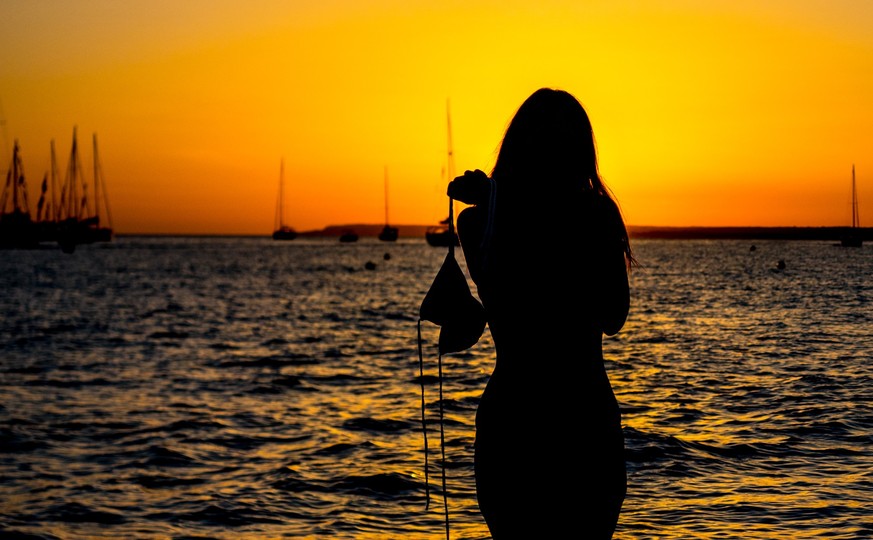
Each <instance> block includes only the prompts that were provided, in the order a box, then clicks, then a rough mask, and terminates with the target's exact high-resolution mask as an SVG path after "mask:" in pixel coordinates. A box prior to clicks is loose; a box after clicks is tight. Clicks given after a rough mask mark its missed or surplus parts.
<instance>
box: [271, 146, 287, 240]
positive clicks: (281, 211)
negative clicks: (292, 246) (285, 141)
mask: <svg viewBox="0 0 873 540" xmlns="http://www.w3.org/2000/svg"><path fill="white" fill-rule="evenodd" d="M283 227H285V158H282V159H280V160H279V200H278V201H276V223H275V227H274V228H275V230H279V229H282V228H283Z"/></svg>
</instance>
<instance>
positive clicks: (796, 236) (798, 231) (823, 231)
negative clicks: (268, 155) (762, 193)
mask: <svg viewBox="0 0 873 540" xmlns="http://www.w3.org/2000/svg"><path fill="white" fill-rule="evenodd" d="M394 226H395V227H397V229H398V233H399V234H398V237H399V238H424V233H425V231H426V230H427V228H428V225H394ZM383 227H384V225H373V224H363V223H355V224H348V225H330V226H328V227H325V228H324V229H319V230H311V231H303V232H300V233H299V236H300V237H303V238H307V237H308V238H317V237H332V236H337V237H338V236H340V235H341V234H343V233H344V232H347V231H354V232H356V233H358V235H359V236H360V237H361V238H366V237H376V236H378V234H379V232H380V231H381V230H382V228H383ZM848 230H849V227H659V226H633V225H631V226H629V227H628V232H629V234H630V236H631V238H632V239H639V238H658V239H676V240H835V241H837V240H839V239H840V238H841V237H842V236H843V235H844V234H845V233H846V232H847V231H848ZM855 231H856V232H857V233H859V234H860V235H861V237H862V239H863V240H865V241H873V227H859V228H857V229H855Z"/></svg>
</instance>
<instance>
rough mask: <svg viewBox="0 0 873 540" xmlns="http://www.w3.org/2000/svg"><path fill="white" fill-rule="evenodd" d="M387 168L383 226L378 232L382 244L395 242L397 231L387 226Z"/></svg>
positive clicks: (386, 170) (386, 169)
mask: <svg viewBox="0 0 873 540" xmlns="http://www.w3.org/2000/svg"><path fill="white" fill-rule="evenodd" d="M388 223H389V221H388V167H387V166H386V167H385V226H384V227H382V230H381V231H380V232H379V240H381V241H383V242H396V241H397V236H398V234H399V232H400V231H399V230H398V229H397V227H392V226H391V225H389V224H388Z"/></svg>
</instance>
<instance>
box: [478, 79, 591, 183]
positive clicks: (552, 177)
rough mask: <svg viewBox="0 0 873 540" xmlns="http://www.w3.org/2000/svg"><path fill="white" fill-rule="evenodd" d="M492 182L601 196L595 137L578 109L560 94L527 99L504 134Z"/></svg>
mask: <svg viewBox="0 0 873 540" xmlns="http://www.w3.org/2000/svg"><path fill="white" fill-rule="evenodd" d="M492 176H493V177H494V178H495V179H496V180H498V181H500V179H504V178H505V179H515V180H517V181H521V182H527V181H530V180H532V179H534V178H536V179H538V180H539V181H549V182H560V183H562V184H563V183H566V184H565V185H564V186H561V187H566V188H568V189H571V188H575V189H593V190H595V191H597V192H602V191H603V190H604V188H603V183H602V181H601V179H600V174H599V172H598V169H597V150H596V146H595V142H594V132H593V130H592V129H591V121H590V120H589V119H588V114H587V113H586V112H585V109H584V108H583V107H582V104H581V103H579V101H578V100H577V99H576V98H575V97H573V95H572V94H570V93H568V92H566V91H564V90H555V89H551V88H540V89H539V90H537V91H536V92H534V93H533V94H531V96H530V97H528V98H527V99H526V100H525V101H524V103H522V105H521V107H519V109H518V111H517V112H516V113H515V116H514V117H513V119H512V121H511V122H510V124H509V127H508V128H507V129H506V134H505V135H504V137H503V142H502V143H501V145H500V151H499V152H498V155H497V162H496V164H495V166H494V171H493V175H492ZM512 182H513V181H512V180H510V181H509V183H512ZM555 187H558V186H555Z"/></svg>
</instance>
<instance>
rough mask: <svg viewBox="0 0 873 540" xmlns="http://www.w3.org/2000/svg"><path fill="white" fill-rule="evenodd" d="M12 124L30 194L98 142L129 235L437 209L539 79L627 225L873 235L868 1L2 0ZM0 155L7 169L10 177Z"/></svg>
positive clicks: (4, 90)
mask: <svg viewBox="0 0 873 540" xmlns="http://www.w3.org/2000/svg"><path fill="white" fill-rule="evenodd" d="M0 14H2V17H0V66H2V68H0V106H2V110H0V114H2V116H0V120H3V121H4V124H3V145H4V148H3V151H2V152H0V158H2V159H3V162H4V164H8V163H9V159H10V156H11V149H12V142H13V140H18V141H19V143H20V146H21V152H22V158H23V160H24V166H25V173H26V175H27V181H28V187H29V189H30V192H31V196H30V197H31V202H32V205H33V204H35V201H36V199H37V198H38V189H39V184H40V182H41V180H42V177H43V175H44V174H45V173H46V172H47V171H48V170H49V164H50V157H49V148H50V141H51V140H54V141H55V145H56V149H57V153H58V161H59V163H58V168H59V169H60V171H63V170H64V168H65V167H66V163H67V159H68V154H69V149H70V144H71V137H72V132H73V128H74V127H76V129H77V131H78V139H79V145H80V148H81V156H82V158H83V161H84V162H85V163H86V164H87V165H86V172H87V173H88V174H91V173H90V159H91V146H90V145H91V136H92V134H94V133H96V134H97V138H98V143H99V154H100V160H101V165H102V169H103V175H104V177H105V179H106V183H107V188H108V192H109V199H110V204H111V207H112V218H113V225H114V228H115V230H116V232H118V233H212V234H225V233H227V234H269V233H270V232H271V231H272V228H273V219H274V208H275V204H276V197H277V190H278V181H279V163H280V160H281V159H283V158H284V161H285V186H286V194H287V203H286V211H285V214H286V218H287V221H288V223H289V224H290V225H291V226H293V227H294V228H296V229H298V230H310V229H316V228H321V227H324V226H326V225H330V224H342V223H381V222H382V221H383V219H384V206H383V204H384V203H383V179H384V171H385V168H386V167H387V170H388V176H389V186H390V200H389V208H390V221H391V222H392V223H393V224H429V223H433V222H436V221H437V220H439V219H441V218H442V217H445V213H446V207H447V200H446V198H445V183H446V178H445V177H444V176H443V171H444V168H445V165H446V150H447V149H446V103H447V100H448V101H449V103H450V107H451V118H452V136H453V143H454V144H453V147H454V155H455V170H456V172H457V173H461V172H463V171H464V170H465V169H473V168H482V169H485V170H490V167H491V166H492V165H493V162H494V156H495V152H496V150H497V147H498V145H499V142H500V138H501V136H502V134H503V130H504V128H505V127H506V124H507V122H508V121H509V120H510V118H511V116H512V114H513V113H514V112H515V110H516V108H517V107H518V106H519V105H520V104H521V102H522V101H523V100H524V99H525V98H526V97H527V96H528V95H529V94H530V93H531V92H532V91H533V90H535V89H536V88H539V87H541V86H551V87H560V88H563V89H566V90H568V91H570V92H572V93H573V94H574V95H576V96H577V97H578V98H579V99H580V101H581V102H582V103H583V104H584V105H585V107H586V108H587V110H588V112H589V114H590V116H591V119H592V122H593V125H594V130H595V136H596V138H597V142H598V149H599V152H600V158H601V172H602V173H603V176H604V178H605V180H606V181H607V183H608V185H609V186H610V187H611V188H612V189H613V191H614V192H615V194H616V195H617V196H618V198H619V201H620V203H621V207H622V210H623V211H624V213H625V218H626V220H627V221H628V223H630V224H632V225H675V226H683V225H688V226H717V225H762V226H768V225H772V226H776V225H779V226H826V225H847V224H849V222H850V212H851V210H850V205H849V197H850V183H851V168H852V165H853V164H854V165H855V167H856V178H857V182H858V192H859V199H860V215H861V220H862V225H864V226H871V224H873V32H870V31H869V29H870V28H873V3H870V2H867V1H865V0H835V1H828V2H825V1H821V0H792V1H788V0H769V1H766V0H765V1H746V0H712V1H708V2H696V1H691V0H672V1H666V0H664V1H650V2H636V1H634V2H632V1H629V0H627V1H625V0H621V1H614V0H613V1H607V0H604V1H586V2H578V1H570V0H567V1H559V0H538V1H533V0H530V1H514V2H507V1H478V0H477V1H463V2H462V1H445V0H432V1H412V2H409V1H404V2H401V1H387V0H386V1H360V0H355V1H352V0H331V1H325V0H313V1H309V0H306V1H300V0H295V1H294V2H285V1H279V0H252V1H251V2H245V3H239V2H230V1H227V0H209V1H207V0H189V1H186V2H174V1H170V0H153V1H148V2H145V1H134V2H115V1H113V0H99V1H98V0H86V1H81V2H76V3H75V6H74V7H73V8H64V9H60V8H59V7H58V6H57V4H56V3H53V2H50V1H48V0H8V1H6V2H4V3H3V6H2V7H0ZM5 168H6V165H4V169H5Z"/></svg>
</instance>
